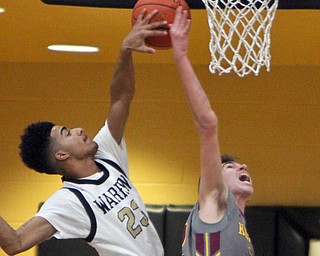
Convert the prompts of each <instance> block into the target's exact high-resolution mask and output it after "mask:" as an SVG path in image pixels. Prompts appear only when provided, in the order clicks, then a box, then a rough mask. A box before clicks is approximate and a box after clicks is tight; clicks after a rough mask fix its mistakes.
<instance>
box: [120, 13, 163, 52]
mask: <svg viewBox="0 0 320 256" xmlns="http://www.w3.org/2000/svg"><path fill="white" fill-rule="evenodd" d="M145 13H146V9H144V10H143V11H142V12H141V13H140V15H139V16H138V18H137V21H136V23H135V25H134V26H133V27H132V29H131V31H130V33H129V34H128V35H127V36H126V38H125V39H124V40H123V42H122V48H124V49H130V50H133V51H138V52H146V53H155V52H156V50H155V49H153V48H152V47H149V46H147V45H146V44H145V39H146V38H147V37H150V36H165V35H167V33H168V32H167V31H165V30H161V29H160V28H162V27H163V26H165V25H166V24H167V21H158V22H152V23H150V20H151V19H152V18H153V17H154V16H155V15H156V14H157V13H158V11H157V10H154V11H152V12H151V13H149V14H148V15H146V17H144V16H145Z"/></svg>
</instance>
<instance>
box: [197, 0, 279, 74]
mask: <svg viewBox="0 0 320 256" xmlns="http://www.w3.org/2000/svg"><path fill="white" fill-rule="evenodd" d="M202 1H203V3H204V4H205V7H206V10H207V14H208V24H209V28H210V34H211V39H210V43H209V48H210V52H211V57H212V60H211V63H210V65H209V70H210V72H211V73H216V72H218V73H219V74H220V75H222V74H224V73H230V72H231V71H234V72H235V73H237V74H238V75H239V76H241V77H243V76H245V75H248V74H249V73H251V72H253V73H254V74H255V75H258V74H259V71H260V68H261V67H263V66H265V67H266V69H267V71H270V58H271V55H270V30H271V26H272V21H273V19H274V16H275V13H276V9H277V7H278V0H202Z"/></svg>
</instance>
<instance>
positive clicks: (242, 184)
mask: <svg viewBox="0 0 320 256" xmlns="http://www.w3.org/2000/svg"><path fill="white" fill-rule="evenodd" d="M222 175H223V178H224V180H225V181H226V182H227V184H228V186H229V188H230V189H231V192H232V193H233V194H234V195H241V196H242V197H244V198H247V199H248V200H249V199H250V197H251V195H252V193H253V186H252V178H251V176H250V174H249V173H248V169H247V166H246V165H244V164H239V163H237V162H227V163H224V164H222Z"/></svg>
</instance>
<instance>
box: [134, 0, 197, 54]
mask: <svg viewBox="0 0 320 256" xmlns="http://www.w3.org/2000/svg"><path fill="white" fill-rule="evenodd" d="M179 6H182V8H183V9H184V10H187V11H188V13H189V18H191V14H190V8H189V6H188V4H187V3H186V2H185V0H138V2H137V3H136V4H135V6H134V7H133V11H132V17H131V24H132V26H133V25H134V24H135V23H136V21H137V18H138V16H139V14H140V13H141V11H142V10H143V9H146V10H147V11H146V14H145V15H147V14H148V13H150V12H152V11H153V10H155V9H157V10H158V13H157V15H156V16H154V17H153V18H152V19H151V21H150V22H156V21H162V20H166V21H167V22H168V24H172V23H173V20H174V16H175V13H176V9H177V8H178V7H179ZM163 29H165V30H168V31H169V26H165V27H163ZM146 44H147V45H149V46H151V47H154V48H156V49H160V50H165V49H169V48H171V46H172V45H171V38H170V35H169V33H168V35H166V36H154V37H148V38H146Z"/></svg>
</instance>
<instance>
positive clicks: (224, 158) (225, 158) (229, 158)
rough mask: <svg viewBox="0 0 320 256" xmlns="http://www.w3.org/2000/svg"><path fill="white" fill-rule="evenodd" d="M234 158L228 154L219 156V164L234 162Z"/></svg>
mask: <svg viewBox="0 0 320 256" xmlns="http://www.w3.org/2000/svg"><path fill="white" fill-rule="evenodd" d="M236 159H237V158H236V157H234V156H231V155H228V154H223V155H221V163H222V164H224V163H228V162H235V161H236Z"/></svg>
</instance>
